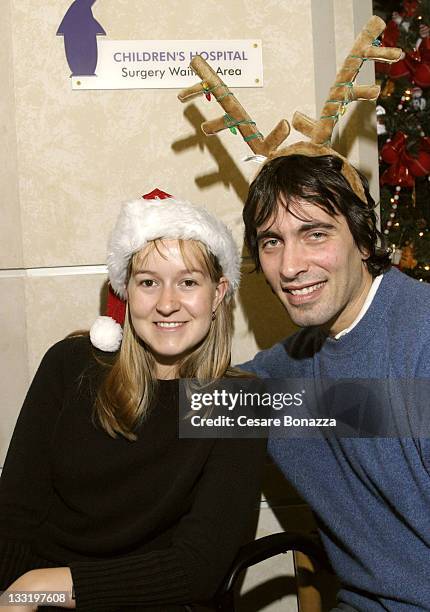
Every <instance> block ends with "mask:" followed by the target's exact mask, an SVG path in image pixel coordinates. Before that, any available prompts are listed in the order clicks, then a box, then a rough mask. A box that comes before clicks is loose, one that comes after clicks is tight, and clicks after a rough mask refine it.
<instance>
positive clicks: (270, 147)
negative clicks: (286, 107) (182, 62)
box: [178, 55, 290, 157]
mask: <svg viewBox="0 0 430 612" xmlns="http://www.w3.org/2000/svg"><path fill="white" fill-rule="evenodd" d="M190 66H191V68H192V69H193V70H194V72H195V73H196V74H198V75H199V77H200V78H201V79H202V82H201V83H198V84H197V85H193V86H192V87H189V88H188V89H184V90H183V91H181V92H180V94H179V95H178V98H179V100H180V101H181V102H185V101H186V100H188V99H190V98H192V97H194V96H198V95H201V94H203V93H206V94H208V93H212V94H213V95H214V96H215V99H216V100H217V102H219V104H220V105H221V107H222V108H223V109H224V110H225V112H226V114H225V115H224V116H223V117H220V118H219V119H213V120H212V121H205V122H204V123H202V130H203V132H204V133H205V134H206V135H207V136H210V135H212V134H216V133H217V132H220V131H221V130H225V129H226V128H230V129H232V130H233V129H236V128H237V129H238V130H239V132H240V133H241V134H242V136H243V139H244V140H245V142H247V143H248V145H249V147H250V148H251V150H252V151H253V152H254V153H255V154H258V155H265V156H266V157H267V156H268V155H270V154H271V153H273V152H274V151H275V150H276V149H277V148H278V146H279V145H280V144H281V143H282V142H283V141H284V140H285V139H286V138H287V136H288V134H289V133H290V125H289V123H288V121H286V120H285V119H282V120H281V121H280V122H279V123H278V124H277V125H276V127H275V128H274V129H273V130H272V131H271V132H270V134H269V135H268V136H267V137H266V138H264V136H263V135H262V134H261V132H259V131H258V128H257V126H256V124H255V122H254V121H252V119H251V117H250V116H249V115H248V113H247V112H246V111H245V109H244V108H243V106H242V105H241V104H240V103H239V101H238V99H237V98H236V97H235V96H234V95H233V93H232V92H231V91H230V90H229V88H228V87H227V85H226V84H225V83H223V82H222V81H221V79H220V78H219V76H218V75H217V74H216V73H215V72H214V70H212V68H211V67H210V66H209V64H208V63H207V62H205V60H204V59H203V58H202V57H200V56H199V55H196V56H194V57H193V59H192V61H191V64H190Z"/></svg>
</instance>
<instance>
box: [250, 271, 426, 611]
mask: <svg viewBox="0 0 430 612" xmlns="http://www.w3.org/2000/svg"><path fill="white" fill-rule="evenodd" d="M429 307H430V286H429V285H425V284H422V283H419V282H417V281H414V280H412V279H410V278H409V277H407V276H405V275H404V274H402V273H400V272H399V271H398V270H396V269H392V270H390V271H389V272H387V273H386V274H385V275H384V278H383V280H382V283H381V285H380V287H379V289H378V291H377V293H376V295H375V297H374V299H373V302H372V304H371V306H370V308H369V310H368V311H367V313H366V314H365V316H364V317H363V319H362V320H361V321H360V322H359V323H358V325H357V326H356V327H355V328H354V329H353V330H352V331H351V332H349V333H348V334H347V335H345V336H343V337H342V338H340V339H339V340H334V339H331V338H324V340H323V342H322V344H321V334H320V332H319V331H318V330H317V329H315V328H314V329H312V328H308V329H303V330H301V331H299V332H298V333H297V334H295V335H293V336H291V337H290V338H288V339H287V340H285V341H283V342H281V343H279V344H276V345H275V346H274V347H272V348H271V349H269V350H266V351H262V352H260V353H258V354H257V355H256V357H255V358H254V359H253V360H252V361H250V362H248V363H246V364H244V365H243V367H244V368H245V369H248V370H252V371H254V372H255V373H257V374H258V375H259V376H261V377H272V378H286V377H287V378H299V377H313V378H315V377H316V378H318V377H329V378H335V379H338V378H363V379H364V378H366V379H369V378H372V379H385V380H386V379H397V380H398V379H400V378H401V379H411V378H413V379H417V378H424V379H429V378H430V317H429ZM417 384H418V383H417ZM427 401H428V400H427ZM398 403H399V402H398ZM402 409H404V410H405V411H406V405H405V403H404V404H403V408H402ZM269 448H270V452H271V454H272V456H273V458H274V460H275V461H276V463H277V464H278V466H279V467H280V468H281V470H282V471H283V473H284V475H285V476H286V477H287V478H288V480H289V481H290V482H292V483H293V485H294V486H295V487H296V489H297V490H298V492H299V493H300V494H301V495H302V497H303V498H304V499H305V500H306V501H307V502H308V504H309V505H310V506H311V508H312V510H313V511H314V512H315V514H316V517H317V520H318V524H319V529H320V533H321V537H322V539H323V542H324V545H325V547H326V550H327V553H328V555H329V558H330V561H331V563H332V566H333V568H334V570H335V571H336V573H337V575H338V576H339V578H340V580H341V582H342V589H341V591H340V592H339V599H340V601H342V602H345V603H347V604H349V605H351V606H353V607H355V608H356V609H358V610H360V611H365V612H373V611H375V612H376V611H378V612H379V611H381V610H390V611H393V612H404V611H408V612H410V611H412V610H414V611H417V610H430V444H429V441H428V440H426V439H423V438H416V439H414V438H413V437H406V436H403V437H397V438H394V437H392V438H339V439H335V438H327V439H325V440H324V439H307V440H303V439H282V440H281V439H272V440H271V441H270V443H269Z"/></svg>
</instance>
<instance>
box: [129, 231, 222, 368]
mask: <svg viewBox="0 0 430 612" xmlns="http://www.w3.org/2000/svg"><path fill="white" fill-rule="evenodd" d="M184 245H185V249H186V251H185V258H186V260H187V263H188V265H186V263H185V262H184V260H183V258H182V254H181V250H180V247H179V243H178V241H177V240H163V241H162V242H161V241H159V242H158V243H157V247H158V249H157V248H151V249H148V248H147V249H146V251H147V253H146V254H145V250H144V251H143V252H142V256H141V257H140V258H139V260H140V261H141V262H142V263H140V264H139V265H137V266H135V270H134V272H133V273H132V275H131V277H130V280H129V283H128V287H127V295H128V307H129V312H130V317H131V321H132V324H133V327H134V330H135V332H136V334H137V335H138V336H139V338H140V339H141V340H143V341H144V342H145V344H146V345H147V346H148V347H149V348H150V350H151V351H152V353H153V355H154V357H155V360H156V363H157V377H158V378H173V377H174V376H175V375H176V367H175V366H176V365H177V364H178V363H179V361H180V360H181V359H182V358H183V357H185V356H186V355H188V354H189V353H191V352H192V351H193V349H194V348H195V347H196V346H197V345H198V344H200V342H201V341H202V340H203V339H204V338H205V337H206V336H207V334H208V332H209V328H210V326H211V322H212V313H213V311H214V310H216V308H217V307H218V305H219V304H220V302H221V301H222V299H223V298H224V295H225V293H226V290H227V287H228V281H227V280H226V279H225V278H224V277H222V278H221V279H220V281H219V282H218V283H215V282H213V281H212V279H211V278H210V276H209V274H208V272H207V271H206V270H205V269H204V267H203V266H202V264H200V263H198V261H197V258H196V256H195V255H194V254H193V252H192V249H191V248H190V247H189V252H188V248H187V242H186V241H184ZM188 245H189V243H188Z"/></svg>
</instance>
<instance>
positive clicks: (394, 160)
mask: <svg viewBox="0 0 430 612" xmlns="http://www.w3.org/2000/svg"><path fill="white" fill-rule="evenodd" d="M407 138H408V137H407V136H406V134H404V133H403V132H397V133H396V134H395V135H394V137H393V138H392V139H391V140H388V141H387V142H386V143H385V144H384V146H383V147H382V149H381V157H382V159H383V161H384V162H386V163H387V164H391V165H390V167H389V168H387V170H385V172H384V173H383V174H382V176H381V179H380V183H381V185H400V186H401V187H413V186H414V185H415V177H419V176H426V175H429V174H430V137H428V136H425V137H424V138H421V142H420V149H419V152H418V156H417V157H413V156H412V155H410V154H409V153H408V150H407V148H406V142H407Z"/></svg>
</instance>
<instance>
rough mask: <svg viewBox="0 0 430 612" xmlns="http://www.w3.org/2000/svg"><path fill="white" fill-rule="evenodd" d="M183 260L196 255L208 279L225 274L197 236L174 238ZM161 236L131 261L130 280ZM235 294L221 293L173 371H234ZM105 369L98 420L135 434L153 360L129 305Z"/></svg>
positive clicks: (113, 432)
mask: <svg viewBox="0 0 430 612" xmlns="http://www.w3.org/2000/svg"><path fill="white" fill-rule="evenodd" d="M178 243H179V248H180V252H181V255H182V258H183V260H184V263H185V265H186V266H187V267H188V268H190V269H191V268H192V262H195V261H197V262H198V264H199V265H200V266H201V267H202V270H203V271H204V272H206V273H207V274H208V275H209V277H210V279H211V281H212V282H214V283H218V282H219V280H220V279H221V277H222V275H223V271H222V268H221V266H220V264H219V262H218V260H217V258H216V257H215V256H214V255H212V253H210V252H209V251H208V250H207V248H206V246H205V245H204V244H203V243H202V242H200V241H198V240H181V239H178ZM162 244H163V242H162V240H161V239H158V240H153V241H151V242H149V243H148V245H147V246H146V247H145V248H144V249H143V250H141V251H139V252H138V253H135V254H134V255H133V256H132V258H131V260H130V263H129V269H128V280H129V279H130V277H131V276H133V274H135V272H136V271H137V270H138V269H139V267H140V266H141V265H142V263H144V261H145V260H146V258H147V257H148V255H149V254H150V253H151V252H152V251H153V250H157V251H158V252H159V253H160V255H162V256H163V252H162V251H160V245H162ZM232 310H233V300H232V299H231V300H228V299H223V300H222V301H221V303H220V304H219V306H218V308H217V310H216V314H215V318H214V319H213V320H212V322H211V325H210V328H209V331H208V334H207V336H206V337H205V338H204V339H203V340H202V342H201V343H200V344H199V345H198V346H196V347H195V349H194V350H193V351H192V352H191V353H190V354H189V355H186V356H185V357H184V358H183V359H182V360H181V361H180V362H179V364H178V367H177V372H176V376H177V377H179V378H195V379H198V380H200V381H209V380H213V379H217V378H221V377H222V376H225V375H236V372H235V371H234V370H231V369H230V368H229V364H230V351H231V340H232V334H233V312H232ZM105 365H106V366H107V367H109V368H110V369H109V371H108V373H107V375H106V377H105V379H104V381H103V383H102V384H101V387H100V389H99V391H98V395H97V398H96V402H95V406H94V414H95V417H96V420H97V421H98V422H99V423H100V425H101V426H102V428H103V429H104V430H105V431H106V432H107V433H108V434H109V435H110V436H112V437H114V438H115V437H117V436H118V434H120V435H122V436H124V437H125V438H127V439H128V440H135V439H136V434H135V433H134V430H135V429H136V427H137V426H138V425H139V424H140V423H141V422H142V421H143V420H144V418H145V416H146V415H147V414H148V411H149V410H150V408H151V405H152V402H153V400H154V397H155V393H156V388H157V378H156V363H155V359H154V356H153V355H152V353H151V350H150V349H149V348H148V347H147V346H146V345H145V343H144V342H143V341H142V340H141V339H140V338H139V337H138V335H137V334H136V332H135V330H134V328H133V325H132V323H131V318H130V314H129V311H128V308H127V312H126V317H125V322H124V335H123V339H122V344H121V348H120V350H119V353H118V356H117V358H116V360H115V362H114V363H113V365H112V364H105Z"/></svg>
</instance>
